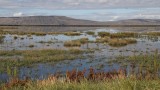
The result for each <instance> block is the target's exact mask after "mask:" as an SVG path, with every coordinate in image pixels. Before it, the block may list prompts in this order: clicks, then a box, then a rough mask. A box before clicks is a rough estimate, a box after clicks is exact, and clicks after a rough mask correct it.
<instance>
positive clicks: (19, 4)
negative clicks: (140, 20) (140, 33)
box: [0, 0, 160, 9]
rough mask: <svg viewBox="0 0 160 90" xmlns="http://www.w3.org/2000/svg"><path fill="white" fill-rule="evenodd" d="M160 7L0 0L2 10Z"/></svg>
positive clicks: (155, 3) (131, 1)
mask: <svg viewBox="0 0 160 90" xmlns="http://www.w3.org/2000/svg"><path fill="white" fill-rule="evenodd" d="M137 7H139V8H143V7H148V8H149V7H150V8H151V7H152V8H153V7H160V0H45V1H44V0H0V8H9V9H12V8H14V9H20V8H46V9H106V8H137Z"/></svg>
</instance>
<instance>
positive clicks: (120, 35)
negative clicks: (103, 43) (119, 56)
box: [110, 32, 138, 38]
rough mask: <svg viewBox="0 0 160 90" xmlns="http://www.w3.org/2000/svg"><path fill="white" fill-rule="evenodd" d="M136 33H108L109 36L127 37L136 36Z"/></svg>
mask: <svg viewBox="0 0 160 90" xmlns="http://www.w3.org/2000/svg"><path fill="white" fill-rule="evenodd" d="M137 35H138V34H137V33H134V32H120V33H113V34H110V38H128V37H136V36H137Z"/></svg>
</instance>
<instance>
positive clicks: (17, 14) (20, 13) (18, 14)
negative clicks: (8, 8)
mask: <svg viewBox="0 0 160 90" xmlns="http://www.w3.org/2000/svg"><path fill="white" fill-rule="evenodd" d="M13 16H14V17H21V16H23V13H22V12H18V13H14V14H13Z"/></svg>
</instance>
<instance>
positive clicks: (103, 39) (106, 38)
mask: <svg viewBox="0 0 160 90" xmlns="http://www.w3.org/2000/svg"><path fill="white" fill-rule="evenodd" d="M109 39H110V38H109V37H107V36H105V37H103V38H102V37H101V38H97V39H96V42H97V43H108V41H109Z"/></svg>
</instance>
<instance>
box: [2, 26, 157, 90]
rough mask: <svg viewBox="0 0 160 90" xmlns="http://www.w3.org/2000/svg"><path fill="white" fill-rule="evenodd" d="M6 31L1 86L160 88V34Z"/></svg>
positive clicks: (9, 89)
mask: <svg viewBox="0 0 160 90" xmlns="http://www.w3.org/2000/svg"><path fill="white" fill-rule="evenodd" d="M10 29H12V28H10ZM1 31H2V32H0V89H2V90H3V89H4V90H5V89H6V90H35V89H41V90H44V89H47V90H48V89H49V90H50V89H55V90H75V89H78V90H90V89H93V90H97V89H99V90H103V89H104V90H106V89H112V90H119V89H120V90H133V89H136V90H137V89H140V90H153V89H155V90H158V89H160V88H159V83H160V80H159V78H160V75H159V73H160V72H159V68H160V65H159V63H160V53H159V52H160V37H159V36H160V35H159V32H118V31H117V30H108V29H102V30H100V31H98V30H89V31H84V32H79V31H78V32H76V31H73V32H71V31H69V32H47V33H46V32H19V31H9V30H6V29H4V28H2V29H1ZM111 31H112V32H111ZM113 31H114V32H113Z"/></svg>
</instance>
